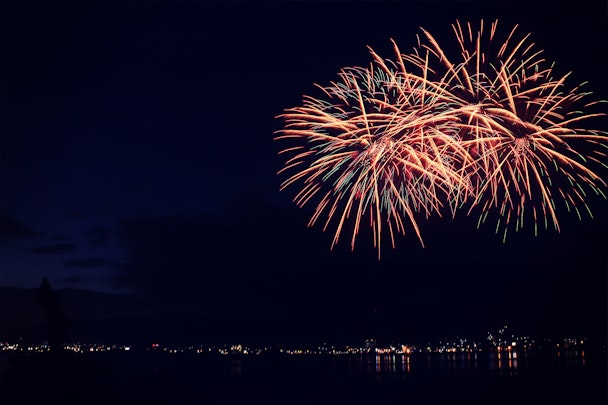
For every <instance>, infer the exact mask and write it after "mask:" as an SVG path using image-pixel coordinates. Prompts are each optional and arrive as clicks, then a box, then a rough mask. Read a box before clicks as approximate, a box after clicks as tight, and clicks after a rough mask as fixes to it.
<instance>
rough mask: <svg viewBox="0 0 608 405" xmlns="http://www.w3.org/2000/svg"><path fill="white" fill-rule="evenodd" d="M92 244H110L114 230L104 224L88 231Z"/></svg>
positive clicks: (97, 245)
mask: <svg viewBox="0 0 608 405" xmlns="http://www.w3.org/2000/svg"><path fill="white" fill-rule="evenodd" d="M87 237H88V238H89V244H90V245H91V246H96V247H100V246H109V245H110V240H111V239H112V231H111V230H109V229H108V228H106V227H104V226H95V227H93V228H91V229H89V231H88V232H87Z"/></svg>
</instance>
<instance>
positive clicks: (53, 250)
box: [27, 243, 76, 255]
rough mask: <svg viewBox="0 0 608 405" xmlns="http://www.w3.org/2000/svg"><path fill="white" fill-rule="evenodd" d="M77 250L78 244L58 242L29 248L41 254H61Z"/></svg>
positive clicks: (29, 250)
mask: <svg viewBox="0 0 608 405" xmlns="http://www.w3.org/2000/svg"><path fill="white" fill-rule="evenodd" d="M75 250H76V245H74V244H72V243H57V244H54V245H46V246H38V247H35V248H31V249H27V251H28V252H32V253H36V254H41V255H60V254H65V253H70V252H74V251H75Z"/></svg>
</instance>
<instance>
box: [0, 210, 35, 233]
mask: <svg viewBox="0 0 608 405" xmlns="http://www.w3.org/2000/svg"><path fill="white" fill-rule="evenodd" d="M40 235H42V234H41V233H40V232H37V231H35V230H33V229H31V228H29V227H28V226H26V225H24V224H22V223H21V222H19V221H17V220H16V219H15V218H13V217H12V216H10V215H7V214H3V215H2V216H0V236H2V238H13V239H21V238H35V237H38V236H40Z"/></svg>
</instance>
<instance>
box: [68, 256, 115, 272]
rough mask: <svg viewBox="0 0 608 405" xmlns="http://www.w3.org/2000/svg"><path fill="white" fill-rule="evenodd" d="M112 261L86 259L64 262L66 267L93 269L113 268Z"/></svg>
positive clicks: (101, 258)
mask: <svg viewBox="0 0 608 405" xmlns="http://www.w3.org/2000/svg"><path fill="white" fill-rule="evenodd" d="M114 265H115V263H114V261H112V260H110V259H106V258H103V257H87V258H83V259H71V260H67V261H66V262H65V266H66V267H82V268H87V269H93V268H98V267H113V266H114Z"/></svg>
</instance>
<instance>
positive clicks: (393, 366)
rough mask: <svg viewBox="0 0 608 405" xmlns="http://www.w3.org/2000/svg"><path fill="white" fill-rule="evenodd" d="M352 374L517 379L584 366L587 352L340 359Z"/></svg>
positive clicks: (490, 353)
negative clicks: (532, 370)
mask: <svg viewBox="0 0 608 405" xmlns="http://www.w3.org/2000/svg"><path fill="white" fill-rule="evenodd" d="M335 362H336V363H341V364H345V368H346V369H347V370H348V371H349V372H354V373H365V374H378V375H403V376H405V375H407V374H409V373H411V372H436V371H467V370H471V371H477V370H479V371H489V372H492V373H496V374H498V375H504V376H517V375H518V371H520V370H523V369H527V368H529V367H545V366H550V367H585V366H586V359H585V351H584V350H568V351H557V352H551V353H534V352H528V351H510V350H509V351H503V352H478V353H477V352H473V353H471V352H467V353H415V354H411V355H407V354H375V355H374V354H367V355H357V356H345V357H344V358H340V356H338V357H337V359H336V360H335Z"/></svg>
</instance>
